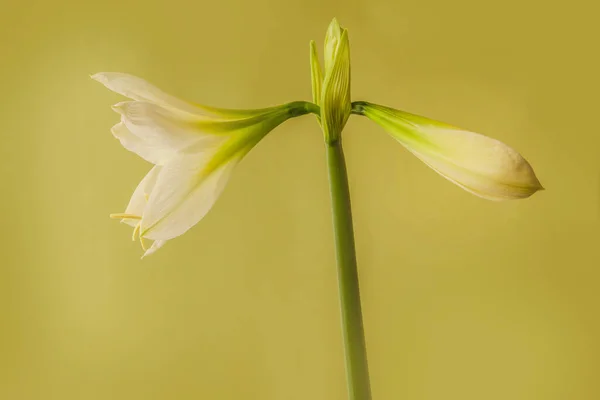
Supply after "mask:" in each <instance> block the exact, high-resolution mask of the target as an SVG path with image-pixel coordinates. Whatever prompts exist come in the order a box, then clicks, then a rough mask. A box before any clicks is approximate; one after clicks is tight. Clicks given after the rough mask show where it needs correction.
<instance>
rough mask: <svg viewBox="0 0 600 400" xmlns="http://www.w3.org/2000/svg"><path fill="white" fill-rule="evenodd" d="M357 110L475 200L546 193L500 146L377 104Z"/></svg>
mask: <svg viewBox="0 0 600 400" xmlns="http://www.w3.org/2000/svg"><path fill="white" fill-rule="evenodd" d="M354 109H355V110H356V112H357V113H359V114H362V115H365V116H367V117H368V118H370V119H371V120H373V121H375V122H377V123H378V124H379V125H381V126H382V127H383V128H384V129H385V130H386V131H387V132H388V133H390V134H391V135H392V136H393V137H394V138H395V139H396V140H398V141H399V142H400V143H401V144H402V145H404V147H406V148H407V149H408V150H409V151H410V152H411V153H413V154H414V155H416V156H417V157H418V158H419V159H421V160H422V161H423V162H425V163H426V164H427V165H428V166H429V167H431V168H432V169H434V170H435V171H436V172H438V173H439V174H440V175H442V176H443V177H445V178H446V179H448V180H449V181H451V182H453V183H455V184H457V185H458V186H460V187H462V188H463V189H465V190H467V191H468V192H471V193H473V194H475V195H477V196H480V197H483V198H486V199H489V200H509V199H520V198H526V197H529V196H531V195H532V194H533V193H535V192H537V191H538V190H542V189H543V188H542V185H541V184H540V182H539V180H538V179H537V177H536V176H535V173H534V171H533V169H532V168H531V165H530V164H529V163H528V162H527V160H525V158H523V157H522V156H521V155H520V154H519V153H518V152H517V151H515V150H514V149H512V148H511V147H509V146H507V145H505V144H504V143H502V142H500V141H498V140H495V139H492V138H489V137H486V136H483V135H481V134H478V133H474V132H469V131H465V130H462V129H460V128H456V127H453V126H451V125H448V124H445V123H442V122H438V121H435V120H432V119H429V118H425V117H421V116H418V115H414V114H409V113H406V112H403V111H399V110H394V109H392V108H388V107H384V106H379V105H376V104H370V103H366V102H357V103H355V107H354Z"/></svg>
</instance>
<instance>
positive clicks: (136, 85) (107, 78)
mask: <svg viewBox="0 0 600 400" xmlns="http://www.w3.org/2000/svg"><path fill="white" fill-rule="evenodd" d="M91 78H92V79H94V80H96V81H98V82H100V83H102V84H103V85H104V86H106V87H107V88H108V89H110V90H112V91H113V92H116V93H119V94H121V95H123V96H125V97H129V98H130V99H133V100H136V101H143V102H147V103H153V104H156V105H159V106H161V107H164V108H167V109H169V110H171V111H173V112H180V113H189V114H192V115H195V116H197V117H208V118H219V119H235V118H240V117H242V118H243V117H249V116H253V115H257V114H260V113H263V112H268V111H270V110H272V109H273V108H274V107H269V108H263V109H257V110H232V109H224V108H217V107H210V106H205V105H200V104H194V103H191V102H188V101H185V100H181V99H179V98H177V97H175V96H172V95H170V94H167V93H165V92H163V91H162V90H160V89H159V88H157V87H156V86H154V85H152V84H151V83H149V82H147V81H145V80H144V79H142V78H139V77H137V76H133V75H129V74H125V73H122V72H99V73H97V74H94V75H92V76H91Z"/></svg>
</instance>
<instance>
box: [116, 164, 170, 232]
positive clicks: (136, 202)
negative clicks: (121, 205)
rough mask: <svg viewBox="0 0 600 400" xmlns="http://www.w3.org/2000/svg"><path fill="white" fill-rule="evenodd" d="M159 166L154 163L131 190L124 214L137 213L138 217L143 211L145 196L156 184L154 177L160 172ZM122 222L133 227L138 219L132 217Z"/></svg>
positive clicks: (146, 196)
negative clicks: (131, 193)
mask: <svg viewBox="0 0 600 400" xmlns="http://www.w3.org/2000/svg"><path fill="white" fill-rule="evenodd" d="M160 170H161V167H160V166H158V165H156V166H154V167H152V169H151V170H150V172H148V173H147V174H146V176H144V178H143V179H142V181H141V182H140V183H139V184H138V186H137V187H136V188H135V190H134V191H133V195H132V196H131V199H130V200H129V204H128V205H127V208H126V209H125V214H129V215H139V216H140V217H141V216H142V214H143V213H144V208H145V207H146V202H147V198H148V197H149V196H150V193H152V189H154V185H155V184H156V178H158V175H159V173H160ZM122 222H124V223H126V224H127V225H130V226H132V227H135V226H136V225H137V224H138V222H139V221H138V220H132V219H123V221H122Z"/></svg>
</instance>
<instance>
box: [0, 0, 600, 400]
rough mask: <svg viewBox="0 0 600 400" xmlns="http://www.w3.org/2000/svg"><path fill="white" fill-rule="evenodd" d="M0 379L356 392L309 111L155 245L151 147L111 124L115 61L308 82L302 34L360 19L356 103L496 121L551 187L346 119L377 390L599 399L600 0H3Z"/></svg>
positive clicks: (279, 92)
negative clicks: (482, 181)
mask: <svg viewBox="0 0 600 400" xmlns="http://www.w3.org/2000/svg"><path fill="white" fill-rule="evenodd" d="M1 1H2V2H3V4H2V7H1V8H2V14H1V16H0V50H1V51H0V61H1V62H0V90H1V94H2V100H1V106H0V135H1V138H2V141H1V142H0V143H1V144H0V154H1V158H0V160H1V161H0V168H1V169H0V174H1V176H0V178H1V189H0V190H1V192H0V194H1V197H0V205H1V209H2V224H1V228H2V229H1V231H0V232H1V233H0V235H1V237H0V243H1V245H0V246H1V252H0V398H2V399H11V400H37V399H44V400H54V399H57V400H70V399H78V400H79V399H81V400H96V399H98V400H100V399H102V400H105V399H111V400H121V399H122V400H125V399H127V400H137V399H140V400H142V399H143V400H154V399H157V400H158V399H181V400H186V399H236V400H238V399H261V400H281V399H286V400H305V399H311V400H333V399H335V400H344V399H346V397H345V396H346V394H345V375H344V366H343V350H342V344H341V333H340V328H339V311H338V299H337V283H336V272H335V264H334V255H333V239H332V230H331V217H330V211H329V194H328V186H327V175H326V166H325V159H324V156H325V154H324V146H323V140H322V136H321V133H320V131H319V127H318V125H317V123H316V120H315V118H314V117H313V116H305V117H302V118H298V119H294V120H291V121H288V122H287V123H285V124H283V125H282V126H280V127H279V128H277V129H276V130H275V131H273V132H272V133H271V134H270V135H269V136H268V137H267V138H266V139H265V140H264V141H262V142H261V143H260V144H259V145H258V146H257V147H256V148H255V149H254V150H253V151H252V152H251V153H250V154H249V155H248V156H247V157H246V158H245V159H244V161H243V162H242V163H241V164H240V165H239V168H238V169H237V170H236V171H235V173H234V175H233V178H232V179H231V181H230V183H229V185H228V186H227V187H226V189H225V192H224V193H223V196H222V197H221V199H220V200H219V201H218V202H217V204H216V206H215V207H214V209H213V210H212V211H211V212H210V213H209V214H208V216H207V217H206V218H205V219H204V220H203V221H202V222H201V223H200V224H198V225H197V226H195V227H194V228H193V229H192V230H191V231H190V232H188V233H187V234H185V235H184V236H182V237H181V238H178V239H176V240H173V241H171V242H169V243H168V244H167V245H166V246H165V247H164V248H163V249H161V250H160V251H159V252H158V253H156V254H155V255H153V256H151V257H149V258H147V259H145V260H143V261H141V260H140V256H141V254H142V250H141V249H140V247H139V245H138V243H133V242H131V240H130V236H131V229H130V228H129V227H126V226H125V225H122V224H119V223H118V222H116V221H113V220H110V219H109V218H108V214H109V213H114V212H122V211H124V207H125V206H126V204H127V202H128V200H129V197H130V195H131V193H132V190H133V189H134V188H135V186H136V185H137V183H138V182H139V180H140V179H141V178H142V177H143V176H144V174H145V173H146V172H147V171H148V170H149V168H150V165H149V164H148V163H146V162H145V161H143V160H142V159H140V158H138V157H137V156H136V155H135V154H133V153H130V152H128V151H126V150H124V149H123V148H122V147H121V145H120V144H119V142H118V141H117V140H115V139H114V138H113V137H112V135H111V134H110V128H111V126H112V125H113V124H115V123H116V122H117V121H118V116H117V114H115V113H114V112H112V111H111V109H110V106H111V105H112V104H114V103H116V102H118V101H120V100H122V99H123V98H122V97H120V96H118V95H116V94H114V93H112V92H110V91H108V90H107V89H105V88H104V87H102V85H100V84H98V83H97V82H94V81H92V80H91V79H90V78H89V75H90V74H93V73H95V72H100V71H121V72H128V73H131V74H135V75H138V76H141V77H143V78H145V79H147V80H149V81H150V82H153V83H155V84H156V85H157V86H159V87H161V88H162V89H164V90H165V91H167V92H169V93H172V94H174V95H177V96H179V97H182V98H186V99H189V100H192V101H195V102H198V103H204V104H209V105H215V106H221V107H232V108H233V107H239V108H258V107H265V106H270V105H276V104H281V103H284V102H288V101H294V100H309V99H310V97H311V95H310V68H309V40H310V39H315V40H316V41H317V43H318V46H319V49H320V50H322V42H323V38H324V34H325V30H326V28H327V25H328V24H329V22H330V20H331V19H332V18H333V17H337V18H338V19H339V21H340V23H341V24H342V25H343V26H345V27H347V28H348V29H349V35H350V45H351V58H352V73H353V76H352V92H353V95H352V97H353V99H354V100H367V101H371V102H375V103H380V104H385V105H388V106H390V107H395V108H399V109H403V110H406V111H409V112H413V113H417V114H422V115H426V116H429V117H431V118H434V119H438V120H441V121H445V122H448V123H451V124H453V125H457V126H460V127H463V128H465V129H469V130H473V131H477V132H482V133H485V134H487V135H489V136H491V137H494V138H497V139H499V140H501V141H503V142H505V143H507V144H509V145H511V146H513V147H514V148H516V149H517V150H518V151H519V152H521V153H522V154H523V155H524V156H525V157H526V158H527V159H528V160H529V161H530V162H531V164H532V165H533V166H534V168H535V170H536V172H537V175H538V177H539V179H540V181H541V182H542V184H543V185H544V186H545V187H546V189H547V190H546V191H544V192H540V193H538V194H536V195H534V196H533V197H532V198H530V199H527V200H523V201H514V202H506V203H494V202H488V201H485V200H482V199H479V198H476V197H474V196H472V195H470V194H468V193H466V192H464V191H462V190H461V189H459V188H458V187H456V186H454V185H452V184H451V183H449V182H448V181H446V180H444V179H442V178H441V177H439V176H438V175H437V174H436V173H435V172H433V171H432V170H430V169H429V168H428V167H427V166H425V165H424V164H423V163H421V162H420V161H418V160H417V159H416V158H415V157H414V156H412V155H411V154H410V153H408V152H407V151H406V150H404V149H403V148H402V147H401V146H400V145H399V144H398V143H396V142H395V141H394V140H393V139H392V138H390V137H389V136H387V134H386V133H385V132H384V131H383V129H382V128H380V127H379V126H377V125H375V124H374V123H372V122H370V121H368V120H366V119H365V118H361V117H357V116H353V117H351V119H350V121H349V123H348V125H347V128H346V130H345V131H344V137H345V148H346V155H347V162H348V169H349V175H350V184H351V192H352V200H353V205H354V216H355V227H356V239H357V246H358V249H357V250H358V260H359V270H360V279H361V285H362V293H363V303H364V314H365V324H366V336H367V344H368V351H369V361H370V368H371V375H372V386H373V397H374V399H377V400H392V399H410V400H441V399H444V400H481V399H486V400H506V399H511V400H533V399H543V400H564V399H577V400H595V399H598V398H600V381H599V380H598V376H597V373H598V371H600V361H599V360H600V345H599V342H598V337H600V320H599V319H598V314H599V307H600V294H599V293H600V270H599V267H600V218H599V214H600V198H599V196H600V148H599V145H600V132H599V129H598V124H597V119H598V118H597V116H598V97H597V94H598V93H599V92H600V80H599V78H598V71H599V70H600V62H599V60H598V52H597V47H598V46H597V38H598V37H600V28H599V25H598V24H597V18H596V16H597V13H596V12H595V11H594V10H592V7H593V6H594V4H593V2H592V1H590V0H574V1H570V2H568V3H552V2H550V3H549V2H546V1H542V0H526V1H516V0H509V1H508V2H502V3H490V2H481V1H474V0H457V1H452V2H448V1H445V0H432V1H412V2H399V1H391V0H374V1H360V2H359V1H343V2H342V1H339V2H334V1H320V0H319V1H317V0H308V1H297V2H286V1H268V0H257V1H242V0H240V1H220V2H215V1H212V2H208V1H188V0H185V1H183V0H170V1H162V0H160V1H159V0H151V1H135V2H128V1H122V0H119V1H113V0H109V1H94V2H91V1H65V0H57V1H29V2H12V1H9V0H1Z"/></svg>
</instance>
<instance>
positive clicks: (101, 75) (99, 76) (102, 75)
mask: <svg viewBox="0 0 600 400" xmlns="http://www.w3.org/2000/svg"><path fill="white" fill-rule="evenodd" d="M90 78H92V79H93V80H95V81H97V82H100V83H105V82H106V81H107V79H106V72H97V73H95V74H93V75H90Z"/></svg>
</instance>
